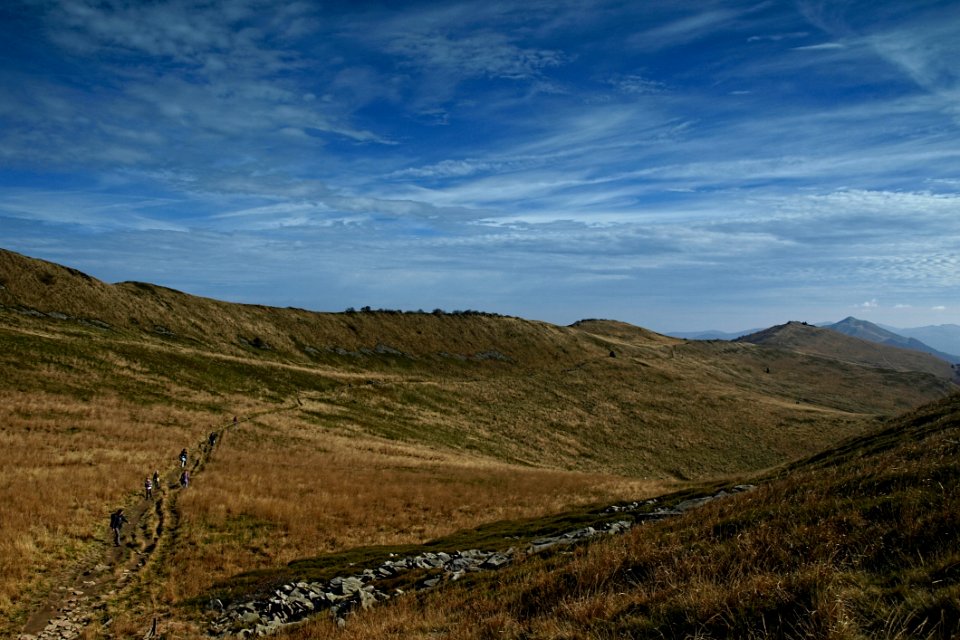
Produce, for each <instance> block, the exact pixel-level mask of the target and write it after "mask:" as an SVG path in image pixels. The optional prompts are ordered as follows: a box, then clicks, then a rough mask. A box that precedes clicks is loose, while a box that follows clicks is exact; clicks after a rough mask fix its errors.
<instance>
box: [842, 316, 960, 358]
mask: <svg viewBox="0 0 960 640" xmlns="http://www.w3.org/2000/svg"><path fill="white" fill-rule="evenodd" d="M824 328H825V329H831V330H833V331H839V332H840V333H843V334H845V335H848V336H852V337H854V338H860V339H861V340H869V341H870V342H876V343H879V344H885V345H889V346H891V347H900V348H901V349H912V350H913V351H922V352H924V353H929V354H931V355H934V356H937V357H938V358H940V359H942V360H946V361H947V362H950V363H952V364H958V363H960V356H955V355H953V354H950V353H945V352H943V351H940V350H938V349H936V348H934V347H931V346H929V345H928V344H926V343H924V342H922V341H920V340H918V339H916V338H911V337H907V336H904V335H902V334H899V333H894V332H893V331H890V330H888V329H884V328H883V327H881V326H879V325H876V324H873V323H872V322H867V321H866V320H858V319H857V318H854V317H852V316H851V317H848V318H844V319H843V320H841V321H840V322H837V323H836V324H831V325H827V326H825V327H824ZM957 328H958V329H960V327H957Z"/></svg>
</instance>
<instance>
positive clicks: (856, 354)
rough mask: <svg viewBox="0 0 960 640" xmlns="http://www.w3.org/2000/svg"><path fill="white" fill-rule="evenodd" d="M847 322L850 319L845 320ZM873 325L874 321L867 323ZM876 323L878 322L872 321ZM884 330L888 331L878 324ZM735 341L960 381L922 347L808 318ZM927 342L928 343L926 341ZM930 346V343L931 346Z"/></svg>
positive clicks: (946, 363) (953, 370)
mask: <svg viewBox="0 0 960 640" xmlns="http://www.w3.org/2000/svg"><path fill="white" fill-rule="evenodd" d="M852 320H854V322H850V323H846V324H843V323H837V324H838V325H841V326H842V328H849V327H851V326H855V325H856V323H857V322H861V321H857V320H856V319H855V318H854V319H852ZM844 322H846V321H844ZM865 324H867V325H870V323H865ZM870 326H871V327H875V326H876V325H870ZM876 328H877V329H879V330H880V331H884V330H883V329H880V328H879V327H876ZM860 331H861V333H863V334H868V333H870V334H872V329H870V328H869V327H867V328H862V329H860ZM735 342H747V343H750V344H756V345H763V346H766V347H778V348H780V349H787V350H790V351H794V352H797V353H804V354H807V355H811V356H817V357H820V358H829V359H832V360H836V361H839V362H848V363H855V364H859V365H863V366H868V367H878V368H881V369H890V370H893V371H925V372H927V373H932V374H934V375H936V376H939V377H943V378H947V379H953V380H954V381H955V382H957V381H960V372H958V371H957V369H956V368H954V367H953V364H952V363H950V362H949V361H946V360H945V359H944V358H941V357H939V356H936V355H934V354H931V353H929V352H925V351H921V350H918V349H911V348H905V347H902V346H899V345H893V344H886V343H884V342H881V341H879V340H871V339H865V338H859V337H858V336H852V335H850V334H848V333H846V332H845V331H839V330H835V329H832V328H828V327H816V326H814V325H812V324H807V323H806V322H788V323H786V324H781V325H777V326H774V327H770V328H769V329H764V330H763V331H758V332H757V333H751V334H749V335H746V336H741V337H740V338H737V339H736V340H735ZM924 346H925V345H924ZM928 348H929V347H928Z"/></svg>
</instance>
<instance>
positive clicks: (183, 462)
mask: <svg viewBox="0 0 960 640" xmlns="http://www.w3.org/2000/svg"><path fill="white" fill-rule="evenodd" d="M186 466H187V450H186V449H183V450H181V451H180V468H181V469H183V468H184V467H186Z"/></svg>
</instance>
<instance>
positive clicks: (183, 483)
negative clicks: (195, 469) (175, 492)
mask: <svg viewBox="0 0 960 640" xmlns="http://www.w3.org/2000/svg"><path fill="white" fill-rule="evenodd" d="M188 486H190V472H189V471H187V470H186V469H184V470H183V473H181V474H180V488H181V489H186V488H187V487H188Z"/></svg>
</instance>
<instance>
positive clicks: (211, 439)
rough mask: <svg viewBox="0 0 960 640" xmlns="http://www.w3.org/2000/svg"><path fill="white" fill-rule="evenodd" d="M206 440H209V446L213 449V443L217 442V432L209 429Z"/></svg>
mask: <svg viewBox="0 0 960 640" xmlns="http://www.w3.org/2000/svg"><path fill="white" fill-rule="evenodd" d="M207 440H208V441H209V442H210V448H211V449H213V445H215V444H217V432H216V431H211V432H210V436H209V437H208V438H207Z"/></svg>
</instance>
